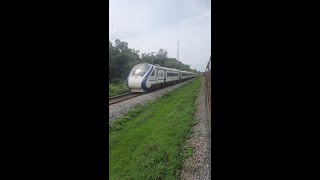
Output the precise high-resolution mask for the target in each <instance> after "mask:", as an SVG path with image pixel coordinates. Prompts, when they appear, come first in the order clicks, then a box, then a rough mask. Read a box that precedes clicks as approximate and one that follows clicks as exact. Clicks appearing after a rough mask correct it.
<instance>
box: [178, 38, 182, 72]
mask: <svg viewBox="0 0 320 180" xmlns="http://www.w3.org/2000/svg"><path fill="white" fill-rule="evenodd" d="M177 60H178V62H179V40H178V52H177ZM180 70H182V64H180Z"/></svg>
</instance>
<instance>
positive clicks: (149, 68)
mask: <svg viewBox="0 0 320 180" xmlns="http://www.w3.org/2000/svg"><path fill="white" fill-rule="evenodd" d="M197 76H198V73H194V72H187V71H180V70H178V69H173V68H166V67H162V66H159V65H152V64H147V63H143V64H137V65H136V66H134V67H133V68H132V70H131V72H130V74H129V76H128V79H127V83H128V87H129V88H130V90H131V92H147V91H148V90H152V89H156V88H158V87H160V86H163V85H168V84H175V83H178V82H181V81H184V80H187V79H191V78H194V77H197Z"/></svg>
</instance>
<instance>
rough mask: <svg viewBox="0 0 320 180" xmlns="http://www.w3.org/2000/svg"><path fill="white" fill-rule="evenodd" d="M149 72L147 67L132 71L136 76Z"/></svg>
mask: <svg viewBox="0 0 320 180" xmlns="http://www.w3.org/2000/svg"><path fill="white" fill-rule="evenodd" d="M146 72H147V69H144V68H141V69H135V70H133V72H132V75H134V76H143V75H144V74H145V73H146Z"/></svg>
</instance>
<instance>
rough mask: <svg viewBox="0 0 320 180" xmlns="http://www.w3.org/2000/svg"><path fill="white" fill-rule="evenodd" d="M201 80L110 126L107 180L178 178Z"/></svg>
mask: <svg viewBox="0 0 320 180" xmlns="http://www.w3.org/2000/svg"><path fill="white" fill-rule="evenodd" d="M200 84H201V79H200V78H197V79H196V80H194V81H192V82H191V83H189V84H187V85H185V86H182V87H181V88H179V89H176V90H174V91H172V92H170V93H168V94H167V95H165V96H163V97H162V98H161V99H159V100H157V101H154V102H151V103H148V104H146V105H143V106H140V107H137V108H135V109H133V110H131V111H129V113H128V114H127V115H126V116H124V117H122V118H120V119H119V120H117V121H116V122H114V123H113V124H111V125H110V127H109V135H110V136H109V179H114V180H119V179H121V180H122V179H139V180H140V179H178V178H179V177H180V174H181V168H182V164H183V161H184V160H185V159H186V158H187V157H188V156H190V155H192V149H191V148H190V147H187V146H186V140H187V139H188V138H190V134H191V129H192V127H193V125H194V123H195V119H194V112H195V111H196V105H195V100H196V98H197V95H198V93H199V89H200Z"/></svg>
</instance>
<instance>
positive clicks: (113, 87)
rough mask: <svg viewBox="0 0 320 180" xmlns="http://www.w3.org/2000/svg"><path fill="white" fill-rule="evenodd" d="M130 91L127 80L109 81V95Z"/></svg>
mask: <svg viewBox="0 0 320 180" xmlns="http://www.w3.org/2000/svg"><path fill="white" fill-rule="evenodd" d="M128 92H129V87H128V86H127V83H126V81H123V80H120V79H115V80H113V81H112V82H111V83H109V97H111V96H116V95H119V94H125V93H128Z"/></svg>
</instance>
